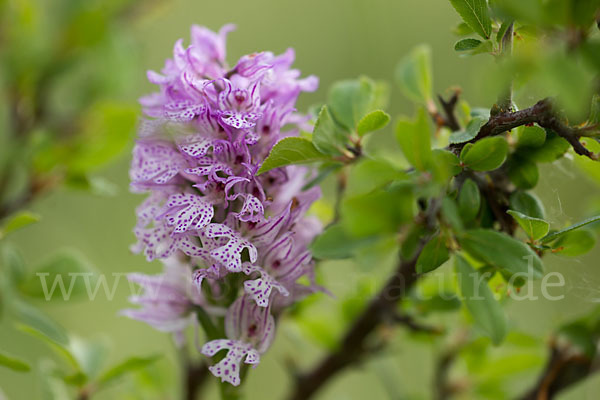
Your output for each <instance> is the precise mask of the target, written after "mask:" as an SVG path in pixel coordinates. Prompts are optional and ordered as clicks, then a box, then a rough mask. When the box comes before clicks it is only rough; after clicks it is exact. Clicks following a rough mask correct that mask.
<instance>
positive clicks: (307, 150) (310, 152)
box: [258, 137, 330, 175]
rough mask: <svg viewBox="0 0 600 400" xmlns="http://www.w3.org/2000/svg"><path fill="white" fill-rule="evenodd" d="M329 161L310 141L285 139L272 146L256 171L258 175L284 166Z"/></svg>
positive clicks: (293, 138) (295, 138) (296, 138)
mask: <svg viewBox="0 0 600 400" xmlns="http://www.w3.org/2000/svg"><path fill="white" fill-rule="evenodd" d="M329 159H330V157H329V156H327V155H326V154H323V153H321V152H320V151H319V150H317V148H316V147H315V146H314V145H313V143H312V142H311V141H310V140H308V139H304V138H300V137H287V138H283V139H281V140H280V141H279V142H277V144H276V145H275V146H273V148H272V149H271V152H270V153H269V156H268V157H267V158H266V160H265V161H264V162H263V164H262V166H261V167H260V169H259V170H258V174H259V175H260V174H262V173H264V172H267V171H270V170H272V169H274V168H279V167H284V166H286V165H292V164H308V163H312V162H317V161H327V160H329Z"/></svg>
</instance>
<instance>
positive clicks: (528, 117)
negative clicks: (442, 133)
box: [450, 98, 598, 160]
mask: <svg viewBox="0 0 600 400" xmlns="http://www.w3.org/2000/svg"><path fill="white" fill-rule="evenodd" d="M534 123H536V124H538V125H539V126H541V127H542V128H546V129H550V130H552V131H554V132H556V134H557V135H559V136H560V137H562V138H564V139H565V140H566V141H567V142H569V144H570V145H571V146H572V147H573V150H575V153H577V154H579V155H582V156H586V157H589V158H591V159H592V160H597V159H598V156H597V155H595V154H594V153H592V152H591V151H589V150H588V149H586V148H585V146H584V145H583V144H582V143H581V142H580V141H579V139H580V138H581V137H583V136H587V135H588V132H589V129H588V128H579V127H572V126H569V125H567V124H566V123H565V122H564V121H563V119H562V118H560V117H559V116H558V114H557V113H556V112H555V111H554V107H553V104H552V100H551V99H549V98H546V99H543V100H540V101H538V102H537V103H536V104H534V105H533V106H531V107H529V108H525V109H523V110H520V111H514V112H511V111H501V112H500V113H498V114H497V115H493V116H492V117H490V119H489V120H488V122H486V123H485V124H484V125H483V126H482V127H481V128H480V129H479V132H478V133H477V136H475V138H473V139H471V140H470V141H468V142H465V143H459V144H455V145H452V146H450V148H451V150H453V151H455V152H460V150H461V149H462V148H463V147H464V146H465V144H466V143H473V142H476V141H478V140H480V139H483V138H485V137H488V136H495V135H499V134H501V133H504V132H507V131H509V130H511V129H514V128H516V127H518V126H522V125H530V124H534Z"/></svg>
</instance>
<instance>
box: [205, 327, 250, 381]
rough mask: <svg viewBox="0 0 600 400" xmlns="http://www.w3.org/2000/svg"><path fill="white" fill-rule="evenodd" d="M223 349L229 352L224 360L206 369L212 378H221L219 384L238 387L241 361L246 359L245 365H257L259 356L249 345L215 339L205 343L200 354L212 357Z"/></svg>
mask: <svg viewBox="0 0 600 400" xmlns="http://www.w3.org/2000/svg"><path fill="white" fill-rule="evenodd" d="M225 349H227V350H229V351H228V352H227V355H226V356H225V358H224V359H222V360H221V361H219V362H218V363H217V364H215V365H213V366H210V367H208V369H209V371H210V372H211V373H212V374H213V375H214V376H216V377H217V378H221V382H229V383H231V384H232V385H233V386H238V385H239V384H240V367H241V363H242V359H243V358H244V357H246V363H248V364H257V363H258V362H259V361H260V356H259V355H258V352H257V351H256V350H254V349H253V348H252V345H251V344H248V343H244V342H242V341H237V340H235V341H234V340H226V339H217V340H213V341H210V342H208V343H206V344H205V345H204V346H202V354H204V355H206V356H209V357H212V356H214V355H215V354H216V353H217V352H219V351H221V350H225ZM248 361H250V362H248Z"/></svg>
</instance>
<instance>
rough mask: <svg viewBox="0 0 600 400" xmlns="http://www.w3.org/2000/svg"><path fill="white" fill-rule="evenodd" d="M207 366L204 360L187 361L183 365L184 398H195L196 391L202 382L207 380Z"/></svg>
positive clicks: (188, 399)
mask: <svg viewBox="0 0 600 400" xmlns="http://www.w3.org/2000/svg"><path fill="white" fill-rule="evenodd" d="M208 376H209V374H208V367H207V365H206V363H205V362H200V363H194V362H188V363H186V365H185V387H184V390H185V392H184V393H183V399H184V400H196V399H197V398H198V393H200V389H202V387H203V386H204V384H205V383H206V382H207V381H208V379H207V378H208Z"/></svg>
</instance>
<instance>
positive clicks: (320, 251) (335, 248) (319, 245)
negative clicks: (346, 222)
mask: <svg viewBox="0 0 600 400" xmlns="http://www.w3.org/2000/svg"><path fill="white" fill-rule="evenodd" d="M371 242H372V240H371V238H367V239H356V238H354V237H352V236H350V235H348V234H347V233H346V231H345V230H344V228H343V226H341V225H339V224H337V225H332V226H330V227H328V228H327V229H325V231H324V232H323V233H321V234H320V235H319V236H317V238H316V239H315V240H314V241H313V242H312V243H311V245H310V251H311V253H312V255H313V257H315V258H317V259H321V260H336V259H344V258H349V257H352V256H353V255H354V252H355V251H356V249H357V248H358V247H360V246H361V245H363V244H365V243H371Z"/></svg>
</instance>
